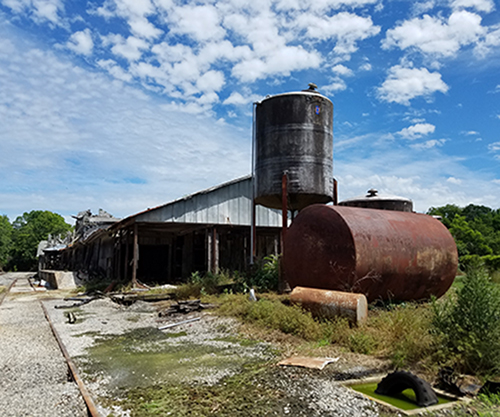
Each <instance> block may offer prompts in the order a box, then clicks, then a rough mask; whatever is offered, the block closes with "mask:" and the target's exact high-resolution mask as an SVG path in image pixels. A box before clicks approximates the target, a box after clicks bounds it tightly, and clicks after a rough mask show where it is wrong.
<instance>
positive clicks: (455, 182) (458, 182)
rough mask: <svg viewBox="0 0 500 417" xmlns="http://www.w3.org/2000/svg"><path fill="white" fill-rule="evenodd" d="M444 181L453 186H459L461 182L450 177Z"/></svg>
mask: <svg viewBox="0 0 500 417" xmlns="http://www.w3.org/2000/svg"><path fill="white" fill-rule="evenodd" d="M446 181H447V182H449V183H450V184H455V185H461V184H462V180H461V179H459V178H455V177H450V178H448V179H447V180H446Z"/></svg>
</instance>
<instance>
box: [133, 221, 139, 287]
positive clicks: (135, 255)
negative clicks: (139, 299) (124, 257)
mask: <svg viewBox="0 0 500 417" xmlns="http://www.w3.org/2000/svg"><path fill="white" fill-rule="evenodd" d="M138 264H139V232H138V230H137V223H134V253H133V259H132V287H137V266H138Z"/></svg>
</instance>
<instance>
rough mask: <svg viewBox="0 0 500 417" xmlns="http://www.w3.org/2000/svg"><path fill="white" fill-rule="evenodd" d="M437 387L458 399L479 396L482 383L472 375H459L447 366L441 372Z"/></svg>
mask: <svg viewBox="0 0 500 417" xmlns="http://www.w3.org/2000/svg"><path fill="white" fill-rule="evenodd" d="M436 387H437V388H440V389H442V390H443V391H446V392H449V393H450V394H453V395H456V396H457V397H463V396H465V395H472V396H474V395H477V394H478V393H479V392H480V390H481V389H482V388H481V383H480V381H479V380H478V379H477V378H475V377H472V376H470V375H462V374H457V373H456V372H455V370H454V369H453V368H451V367H449V366H445V367H444V368H441V369H440V370H439V375H438V381H437V383H436Z"/></svg>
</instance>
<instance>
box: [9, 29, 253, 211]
mask: <svg viewBox="0 0 500 417" xmlns="http://www.w3.org/2000/svg"><path fill="white" fill-rule="evenodd" d="M0 33H1V32H0ZM9 44H10V42H9V43H5V44H4V43H3V42H0V62H2V64H5V65H7V66H8V67H22V68H24V70H23V71H9V72H4V71H3V68H4V66H3V65H2V66H0V72H1V74H2V76H1V77H0V126H2V129H0V155H9V158H0V170H1V171H2V172H8V173H9V178H10V180H9V181H8V182H7V181H3V180H2V181H0V201H2V210H4V212H5V213H6V214H8V215H12V216H15V215H18V214H20V213H22V212H23V211H27V210H28V209H44V210H45V209H46V210H54V211H57V212H59V213H61V214H64V215H70V214H75V213H76V212H78V211H81V210H82V209H87V208H89V207H92V209H93V210H97V209H98V208H99V207H103V208H105V209H107V210H109V211H110V212H111V213H113V214H114V215H116V216H125V215H129V214H132V213H134V212H137V211H141V210H144V209H145V208H146V207H148V206H149V207H151V206H154V205H158V204H161V203H165V202H166V201H169V200H171V199H174V198H177V197H180V196H182V195H184V194H186V193H189V192H195V191H198V190H200V189H204V188H207V187H210V186H213V185H215V184H218V183H221V182H223V181H227V180H230V179H233V178H235V177H238V176H241V175H245V174H247V173H248V172H249V171H250V162H249V161H250V150H249V149H250V146H249V145H250V133H249V132H248V134H241V132H238V131H237V130H236V129H235V128H233V127H231V126H227V125H221V124H218V123H217V122H216V120H215V119H214V118H212V117H207V116H204V115H202V116H198V115H188V114H185V112H186V109H183V108H181V105H178V104H172V105H171V106H163V105H162V101H160V100H158V99H157V98H154V97H152V96H150V95H146V94H144V93H143V92H141V91H140V90H139V89H136V88H132V87H130V86H126V85H124V84H123V83H122V82H117V81H113V80H111V79H110V77H108V76H107V75H106V74H105V73H99V72H96V71H88V70H86V69H84V68H80V67H77V66H76V65H74V64H73V63H72V62H71V60H69V59H67V60H66V59H63V58H61V57H60V56H57V55H56V54H55V53H54V52H51V51H50V50H44V49H41V48H39V47H37V48H35V47H33V46H27V45H26V44H24V43H20V42H18V43H12V46H11V47H8V45H9ZM12 50H14V51H15V52H16V53H12ZM100 63H101V65H102V66H103V67H106V68H116V65H115V63H114V62H113V61H112V60H107V61H100ZM214 80H215V81H214ZM206 81H207V82H208V85H209V86H207V89H210V88H211V87H210V85H214V84H212V83H215V84H217V76H216V75H215V74H211V75H210V76H207V78H206ZM219 83H220V81H219ZM212 94H213V93H207V94H206V95H204V96H205V98H203V99H204V100H208V101H210V100H213V96H212ZM200 99H201V97H200ZM189 106H190V107H189V109H193V110H194V109H195V108H196V103H192V104H190V105H189ZM186 107H187V106H186ZM186 126H189V129H187V128H186ZM33 155H36V157H33ZM34 178H36V180H34ZM19 190H22V191H21V192H19Z"/></svg>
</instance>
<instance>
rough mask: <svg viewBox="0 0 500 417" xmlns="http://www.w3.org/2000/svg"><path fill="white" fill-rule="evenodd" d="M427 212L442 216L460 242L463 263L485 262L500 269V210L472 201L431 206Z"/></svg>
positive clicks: (490, 266) (492, 267)
mask: <svg viewBox="0 0 500 417" xmlns="http://www.w3.org/2000/svg"><path fill="white" fill-rule="evenodd" d="M427 214H430V215H433V216H440V217H441V221H442V222H443V224H444V225H445V226H446V227H447V228H448V229H449V231H450V233H451V234H452V235H453V238H454V239H455V243H456V244H457V250H458V256H459V260H460V265H461V266H462V267H465V266H467V265H468V264H470V263H478V262H480V263H483V264H485V265H486V266H487V267H488V268H489V269H491V270H500V209H496V210H494V209H491V208H489V207H486V206H478V205H475V204H469V205H468V206H466V207H463V208H462V207H458V206H456V205H454V204H447V205H446V206H443V207H431V208H430V209H429V210H428V211H427Z"/></svg>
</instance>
